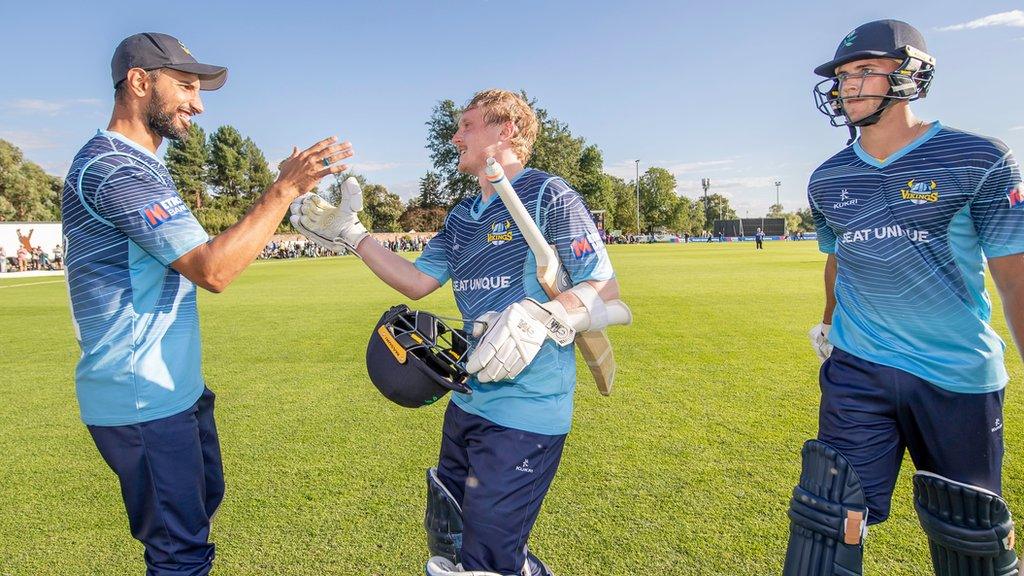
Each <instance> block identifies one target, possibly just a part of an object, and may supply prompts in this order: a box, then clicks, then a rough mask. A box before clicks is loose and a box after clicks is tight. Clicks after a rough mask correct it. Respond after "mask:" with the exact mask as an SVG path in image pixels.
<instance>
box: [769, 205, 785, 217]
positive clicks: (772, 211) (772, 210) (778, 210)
mask: <svg viewBox="0 0 1024 576" xmlns="http://www.w3.org/2000/svg"><path fill="white" fill-rule="evenodd" d="M767 216H768V218H781V217H782V216H783V212H782V204H772V205H771V206H769V207H768V215H767Z"/></svg>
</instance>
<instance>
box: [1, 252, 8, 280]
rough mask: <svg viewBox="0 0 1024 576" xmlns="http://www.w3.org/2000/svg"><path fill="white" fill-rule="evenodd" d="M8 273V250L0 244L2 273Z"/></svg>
mask: <svg viewBox="0 0 1024 576" xmlns="http://www.w3.org/2000/svg"><path fill="white" fill-rule="evenodd" d="M6 273H7V252H5V251H4V247H3V246H0V274H6Z"/></svg>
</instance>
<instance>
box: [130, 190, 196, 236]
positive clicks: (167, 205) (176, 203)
mask: <svg viewBox="0 0 1024 576" xmlns="http://www.w3.org/2000/svg"><path fill="white" fill-rule="evenodd" d="M186 212H188V205H186V204H185V202H184V201H183V200H182V199H181V198H178V197H177V196H172V197H171V198H167V199H166V200H161V201H159V202H154V203H153V204H150V205H149V206H146V207H145V208H143V209H141V210H139V214H141V215H142V219H143V220H145V221H146V225H148V226H149V227H150V228H156V227H157V226H159V225H161V224H163V223H164V222H167V221H168V220H171V219H173V218H174V217H176V216H178V215H180V214H185V213H186Z"/></svg>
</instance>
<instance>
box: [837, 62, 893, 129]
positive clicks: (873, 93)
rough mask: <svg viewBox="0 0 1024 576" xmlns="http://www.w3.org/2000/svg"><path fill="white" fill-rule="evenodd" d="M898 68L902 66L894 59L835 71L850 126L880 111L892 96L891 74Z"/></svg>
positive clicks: (841, 67)
mask: <svg viewBox="0 0 1024 576" xmlns="http://www.w3.org/2000/svg"><path fill="white" fill-rule="evenodd" d="M899 67H900V62H899V61H898V60H894V59H892V58H870V59H866V60H854V61H853V62H849V63H846V64H843V65H842V66H840V67H838V68H836V77H837V78H838V79H839V95H840V97H842V99H843V111H844V112H845V113H846V116H847V117H848V118H849V119H850V121H851V122H858V121H860V120H863V119H864V118H866V117H868V116H870V115H871V114H874V113H875V111H876V110H878V107H879V106H881V105H882V102H883V98H884V97H885V96H886V95H887V94H888V93H889V86H890V84H889V78H888V74H891V73H892V72H895V71H896V69H897V68H899Z"/></svg>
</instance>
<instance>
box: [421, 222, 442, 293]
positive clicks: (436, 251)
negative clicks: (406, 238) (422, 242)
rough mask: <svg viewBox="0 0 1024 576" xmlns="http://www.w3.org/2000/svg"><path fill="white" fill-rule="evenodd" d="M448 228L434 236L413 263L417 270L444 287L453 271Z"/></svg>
mask: <svg viewBox="0 0 1024 576" xmlns="http://www.w3.org/2000/svg"><path fill="white" fill-rule="evenodd" d="M446 228H447V227H446V226H442V227H441V229H440V230H439V231H438V232H437V234H436V235H434V237H433V238H431V239H430V241H429V242H427V245H426V246H424V247H423V253H422V254H420V257H419V258H417V259H416V261H415V262H414V263H413V264H414V265H415V266H416V269H417V270H419V271H420V272H423V273H424V274H426V275H427V276H430V277H431V278H433V279H434V280H437V283H438V285H440V286H444V284H445V282H447V281H448V279H449V278H451V271H450V270H449V268H448V255H447V254H448V252H447V247H448V233H447V232H446Z"/></svg>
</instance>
